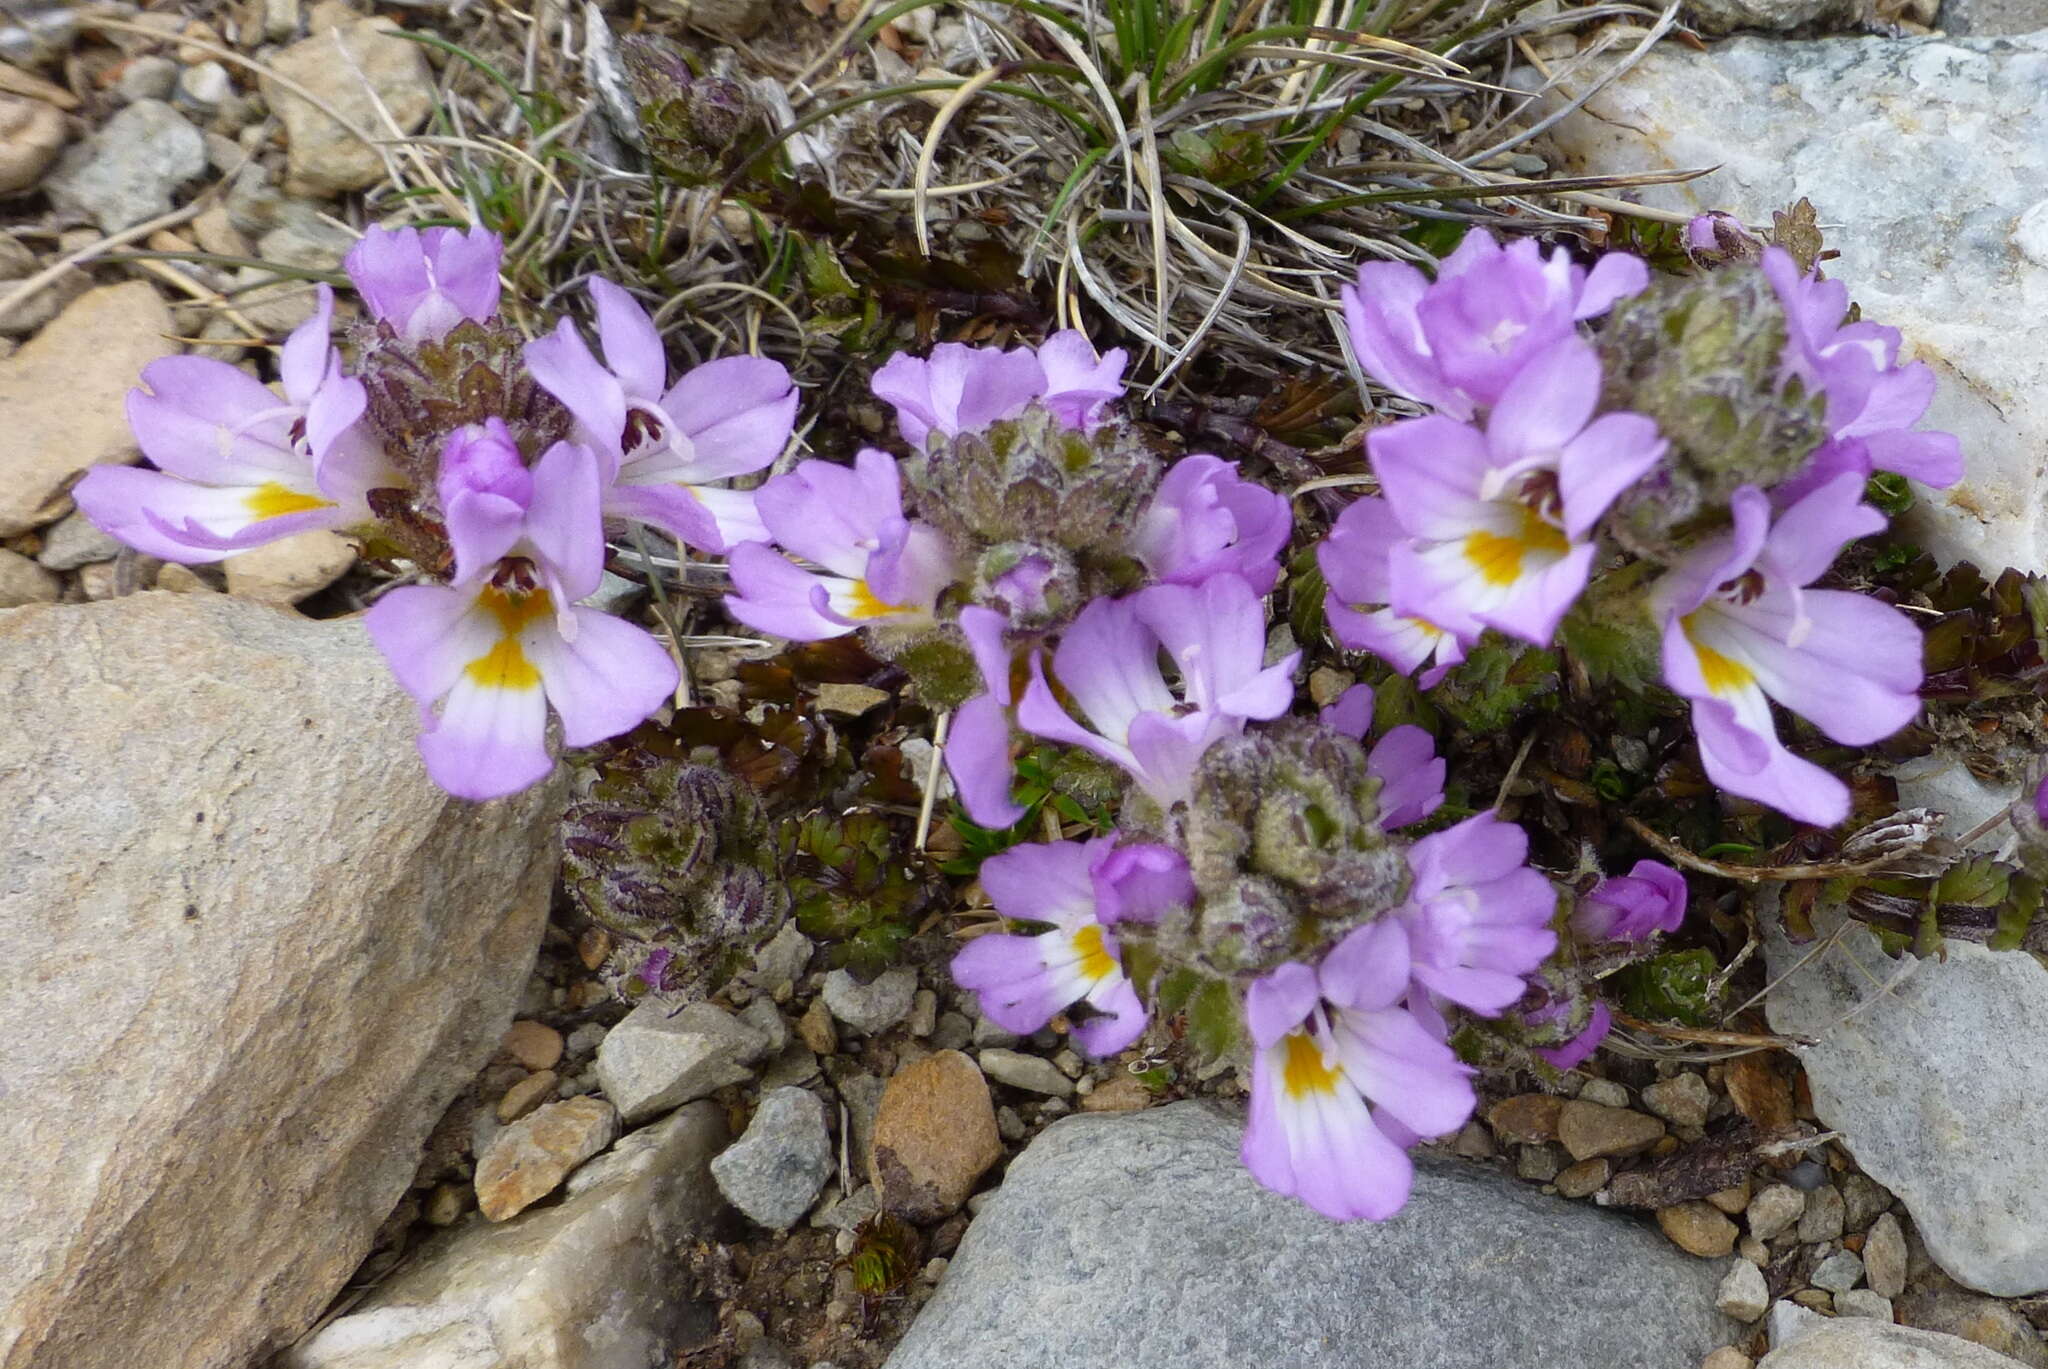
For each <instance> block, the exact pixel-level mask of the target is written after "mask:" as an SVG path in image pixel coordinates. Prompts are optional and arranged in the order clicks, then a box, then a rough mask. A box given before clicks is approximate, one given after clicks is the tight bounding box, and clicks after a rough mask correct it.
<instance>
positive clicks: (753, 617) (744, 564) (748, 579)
mask: <svg viewBox="0 0 2048 1369" xmlns="http://www.w3.org/2000/svg"><path fill="white" fill-rule="evenodd" d="M727 565H728V567H729V568H730V570H731V571H732V583H733V589H734V590H735V591H736V593H733V594H729V595H727V596H726V598H725V609H726V612H728V613H730V614H731V615H732V616H733V617H734V618H735V619H736V620H738V621H739V622H742V623H745V624H746V625H747V626H748V627H751V628H754V629H756V630H757V631H760V632H766V633H771V634H773V635H775V636H777V637H787V638H789V639H790V640H791V641H796V642H820V641H823V640H825V639H826V638H827V637H843V636H845V635H846V634H847V633H849V632H851V631H853V628H854V624H852V623H846V622H840V621H838V620H837V619H836V618H834V617H830V616H828V615H827V613H826V612H825V611H824V610H825V608H826V606H827V605H828V604H829V599H828V598H827V597H826V593H825V586H824V585H823V583H822V582H821V581H820V580H819V578H818V577H817V576H815V575H812V574H811V573H810V572H809V571H805V570H800V569H798V568H797V566H796V565H795V564H794V563H793V562H791V561H790V560H789V559H788V558H787V557H784V556H782V555H780V554H779V553H777V552H775V551H772V550H770V549H769V548H768V547H767V545H765V544H764V543H761V542H743V543H741V544H740V545H739V546H737V547H734V548H733V549H732V552H731V554H730V556H729V558H728V561H727Z"/></svg>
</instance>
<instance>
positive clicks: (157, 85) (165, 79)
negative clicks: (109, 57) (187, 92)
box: [114, 54, 178, 103]
mask: <svg viewBox="0 0 2048 1369" xmlns="http://www.w3.org/2000/svg"><path fill="white" fill-rule="evenodd" d="M177 88H178V64H177V63H176V62H175V61H173V60H171V59H170V58H169V57H158V56H156V55H154V54H145V55H143V56H141V57H136V58H132V59H130V61H129V62H128V65H126V66H125V67H123V68H121V79H120V80H118V81H116V82H114V93H115V94H116V95H119V96H120V97H121V98H122V99H123V100H127V101H129V102H131V103H132V102H134V101H136V100H168V99H170V98H171V92H172V91H174V90H176V89H177Z"/></svg>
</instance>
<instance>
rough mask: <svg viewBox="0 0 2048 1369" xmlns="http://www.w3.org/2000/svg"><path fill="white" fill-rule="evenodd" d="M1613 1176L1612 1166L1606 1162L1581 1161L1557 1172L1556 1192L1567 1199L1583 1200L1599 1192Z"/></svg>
mask: <svg viewBox="0 0 2048 1369" xmlns="http://www.w3.org/2000/svg"><path fill="white" fill-rule="evenodd" d="M1613 1174H1614V1166H1613V1164H1612V1163H1610V1162H1609V1161H1606V1160H1581V1161H1579V1162H1578V1163H1577V1164H1575V1165H1568V1166H1566V1167H1565V1168H1564V1169H1563V1170H1561V1171H1559V1173H1558V1176H1557V1181H1556V1182H1557V1191H1558V1192H1559V1193H1562V1194H1563V1195H1564V1196H1565V1197H1567V1198H1584V1197H1586V1196H1588V1195H1589V1194H1593V1193H1597V1192H1599V1191H1600V1189H1601V1187H1602V1185H1604V1184H1605V1183H1606V1182H1607V1181H1608V1179H1609V1178H1611V1177H1612V1176H1613Z"/></svg>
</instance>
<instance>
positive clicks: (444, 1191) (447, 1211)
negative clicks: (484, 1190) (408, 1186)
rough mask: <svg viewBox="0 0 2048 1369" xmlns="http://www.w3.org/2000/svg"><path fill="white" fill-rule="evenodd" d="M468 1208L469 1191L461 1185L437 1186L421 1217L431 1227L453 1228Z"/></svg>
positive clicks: (430, 1194) (422, 1210)
mask: <svg viewBox="0 0 2048 1369" xmlns="http://www.w3.org/2000/svg"><path fill="white" fill-rule="evenodd" d="M468 1206H469V1190H468V1189H466V1188H464V1187H463V1186H462V1185H461V1184H435V1185H434V1190H433V1192H431V1193H429V1194H428V1195H427V1203H426V1206H425V1207H424V1208H422V1209H421V1210H420V1215H421V1216H422V1217H424V1218H426V1221H427V1225H429V1226H453V1225H455V1223H456V1222H458V1221H460V1220H461V1219H462V1213H463V1210H464V1209H465V1208H467V1207H468Z"/></svg>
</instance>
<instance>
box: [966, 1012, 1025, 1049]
mask: <svg viewBox="0 0 2048 1369" xmlns="http://www.w3.org/2000/svg"><path fill="white" fill-rule="evenodd" d="M970 1039H971V1040H972V1041H973V1042H974V1046H975V1049H977V1050H979V1049H981V1048H982V1047H984V1046H996V1047H1009V1046H1014V1045H1016V1044H1017V1042H1018V1041H1019V1040H1021V1039H1022V1038H1021V1037H1019V1036H1018V1035H1017V1033H1015V1032H1013V1031H1009V1030H1007V1029H1005V1028H1003V1027H998V1026H997V1025H996V1024H995V1023H993V1022H991V1021H989V1020H988V1019H987V1018H986V1017H976V1018H975V1019H974V1033H973V1036H972V1037H971V1038H970Z"/></svg>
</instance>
